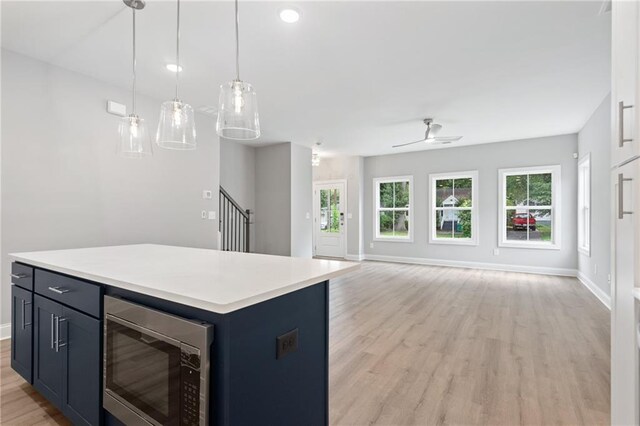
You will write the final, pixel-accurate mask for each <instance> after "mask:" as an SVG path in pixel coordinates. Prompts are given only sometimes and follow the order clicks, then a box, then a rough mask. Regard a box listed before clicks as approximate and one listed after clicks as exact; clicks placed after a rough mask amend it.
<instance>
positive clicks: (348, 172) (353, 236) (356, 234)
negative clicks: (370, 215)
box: [313, 156, 364, 259]
mask: <svg viewBox="0 0 640 426" xmlns="http://www.w3.org/2000/svg"><path fill="white" fill-rule="evenodd" d="M313 180H314V182H321V181H328V180H346V181H347V241H346V242H347V257H352V258H356V259H357V258H359V257H360V256H361V255H362V254H363V253H364V251H363V250H364V235H363V232H362V231H363V229H362V222H363V202H362V201H363V196H364V191H363V188H364V158H363V157H355V156H354V157H323V158H322V159H321V160H320V165H319V166H318V167H313ZM349 214H350V215H351V219H349Z"/></svg>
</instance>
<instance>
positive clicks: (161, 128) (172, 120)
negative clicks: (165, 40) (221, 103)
mask: <svg viewBox="0 0 640 426" xmlns="http://www.w3.org/2000/svg"><path fill="white" fill-rule="evenodd" d="M177 4H178V5H177V9H178V10H177V30H176V64H175V65H176V71H175V72H176V97H175V98H174V99H173V100H172V101H166V102H163V103H162V105H161V106H160V121H159V122H158V131H157V132H156V143H157V144H158V146H160V147H161V148H166V149H176V150H188V149H196V126H195V120H194V116H193V108H191V105H189V104H186V103H184V102H182V101H181V100H180V98H179V97H178V82H179V80H180V70H181V67H180V0H177Z"/></svg>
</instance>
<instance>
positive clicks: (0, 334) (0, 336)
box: [0, 322, 11, 340]
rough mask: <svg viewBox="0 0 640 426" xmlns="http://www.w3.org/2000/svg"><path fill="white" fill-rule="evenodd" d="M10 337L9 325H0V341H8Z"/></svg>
mask: <svg viewBox="0 0 640 426" xmlns="http://www.w3.org/2000/svg"><path fill="white" fill-rule="evenodd" d="M10 337H11V323H10V322H8V323H6V324H0V340H4V339H9V338H10Z"/></svg>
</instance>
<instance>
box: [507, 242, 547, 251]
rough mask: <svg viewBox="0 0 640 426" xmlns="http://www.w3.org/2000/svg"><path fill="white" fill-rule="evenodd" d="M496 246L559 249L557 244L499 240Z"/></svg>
mask: <svg viewBox="0 0 640 426" xmlns="http://www.w3.org/2000/svg"><path fill="white" fill-rule="evenodd" d="M498 247H505V248H519V249H534V250H560V245H558V244H539V243H511V242H505V241H501V242H500V243H499V244H498Z"/></svg>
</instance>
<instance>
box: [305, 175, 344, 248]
mask: <svg viewBox="0 0 640 426" xmlns="http://www.w3.org/2000/svg"><path fill="white" fill-rule="evenodd" d="M313 196H314V215H313V216H314V221H313V222H314V236H315V255H316V256H328V257H344V256H345V247H346V246H345V232H344V228H345V204H346V199H345V191H344V183H343V182H339V183H322V184H315V185H314V190H313Z"/></svg>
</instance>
